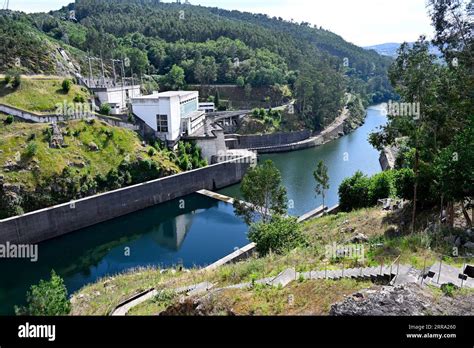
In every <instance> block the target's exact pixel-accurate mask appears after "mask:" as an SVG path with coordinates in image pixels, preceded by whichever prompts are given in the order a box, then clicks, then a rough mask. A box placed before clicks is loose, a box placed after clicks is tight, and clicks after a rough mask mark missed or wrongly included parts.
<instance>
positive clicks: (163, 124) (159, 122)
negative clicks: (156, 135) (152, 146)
mask: <svg viewBox="0 0 474 348" xmlns="http://www.w3.org/2000/svg"><path fill="white" fill-rule="evenodd" d="M156 126H157V131H158V132H160V133H168V116H167V115H156Z"/></svg>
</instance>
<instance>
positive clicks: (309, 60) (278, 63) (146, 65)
mask: <svg viewBox="0 0 474 348" xmlns="http://www.w3.org/2000/svg"><path fill="white" fill-rule="evenodd" d="M72 9H74V10H75V11H76V17H77V19H78V22H77V23H75V22H72V21H69V20H67V19H66V18H67V17H68V16H69V12H68V11H69V10H72ZM11 16H14V17H15V19H16V21H17V22H18V23H19V24H18V25H19V26H20V27H19V28H18V29H15V30H16V31H30V32H31V33H34V35H36V36H38V37H48V39H47V40H45V41H47V42H50V43H52V44H53V45H56V46H57V45H61V46H62V47H63V48H65V49H66V51H67V52H69V53H70V55H71V56H72V57H73V58H76V59H77V61H78V62H79V63H78V64H80V65H81V67H82V72H83V74H84V75H88V71H89V67H88V65H87V61H86V60H85V59H84V56H85V53H84V52H90V54H91V55H95V56H101V57H103V58H104V60H105V69H106V74H107V75H108V76H113V71H112V66H111V63H110V59H112V58H113V59H123V58H124V57H128V58H129V59H130V66H129V67H125V70H126V75H127V76H131V75H132V73H133V74H134V75H135V77H136V78H140V77H142V76H143V77H144V82H145V83H144V87H145V89H146V90H147V91H150V90H152V89H156V88H158V87H159V88H160V89H176V88H183V87H185V84H192V83H197V84H201V85H202V86H208V85H210V84H213V83H220V84H237V85H238V86H240V88H241V89H242V90H244V89H245V90H246V91H249V90H250V89H251V88H258V87H272V86H274V87H275V88H288V89H289V90H290V91H291V92H292V93H293V95H294V97H295V98H296V99H297V103H296V104H295V106H296V113H297V115H299V116H300V119H301V120H302V121H304V122H305V124H306V126H308V127H310V128H312V129H314V130H317V129H320V128H322V127H323V126H324V125H327V124H328V123H330V122H331V121H332V120H333V119H334V118H335V117H336V116H337V115H338V114H339V112H340V111H341V109H342V107H343V105H344V93H345V92H346V91H350V92H352V93H353V94H359V95H361V96H362V97H363V100H364V102H379V101H381V100H382V99H387V98H388V97H390V96H391V95H392V94H391V89H390V86H389V84H388V80H387V76H386V72H387V69H388V66H389V64H390V59H388V58H383V57H381V56H379V55H377V54H376V53H375V52H370V51H365V50H363V49H362V48H359V47H357V46H354V45H352V44H349V43H347V42H345V41H344V40H343V39H342V38H340V37H339V36H337V35H335V34H333V33H331V32H329V31H326V30H324V29H322V28H317V27H310V26H309V25H308V24H307V23H301V24H296V23H290V22H286V21H284V20H282V19H281V18H269V17H268V16H265V15H254V14H249V13H242V12H238V11H225V10H220V9H215V8H206V7H201V6H191V5H184V4H183V5H180V4H169V3H160V2H159V1H142V0H133V1H122V0H106V1H97V0H78V1H76V3H75V4H70V5H68V6H66V7H64V8H63V9H61V10H60V11H55V12H51V13H49V14H45V13H41V14H32V15H26V14H19V13H14V14H11V13H10V12H6V13H4V14H3V15H2V18H4V22H3V25H5V26H8V25H9V21H11V18H10V17H11ZM0 24H2V23H1V22H0ZM45 34H46V35H47V36H46V35H45ZM32 35H33V34H32ZM18 42H19V44H18V45H17V46H18V47H21V46H22V41H21V40H19V41H18ZM29 46H30V48H29V50H33V51H34V50H35V49H38V50H40V47H37V46H34V45H32V44H29ZM104 47H107V49H106V50H104ZM26 52H28V50H26ZM6 53H7V52H5V54H6ZM6 58H8V57H6ZM346 58H347V61H348V63H349V65H348V66H345V65H344V62H345V61H346ZM8 59H9V60H8V66H11V64H12V63H11V58H8ZM36 65H38V64H36ZM1 68H5V67H1ZM26 68H28V69H29V70H28V71H31V72H37V71H38V69H37V68H32V67H30V66H26ZM116 68H117V67H116ZM43 70H45V69H43ZM99 70H100V67H99V66H98V65H97V64H94V67H93V71H94V73H95V74H97V73H98V71H99ZM119 70H120V69H118V68H117V73H120V71H119ZM249 98H253V94H252V93H249Z"/></svg>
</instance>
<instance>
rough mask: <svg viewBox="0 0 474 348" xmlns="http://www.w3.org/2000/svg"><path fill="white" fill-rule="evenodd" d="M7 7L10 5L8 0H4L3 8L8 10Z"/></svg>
mask: <svg viewBox="0 0 474 348" xmlns="http://www.w3.org/2000/svg"><path fill="white" fill-rule="evenodd" d="M9 7H10V0H5V2H4V3H3V9H4V10H8V8H9Z"/></svg>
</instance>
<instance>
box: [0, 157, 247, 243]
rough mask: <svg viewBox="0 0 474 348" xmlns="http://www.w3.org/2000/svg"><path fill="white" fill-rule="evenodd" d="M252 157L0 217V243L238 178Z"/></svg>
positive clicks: (45, 234) (30, 239)
mask: <svg viewBox="0 0 474 348" xmlns="http://www.w3.org/2000/svg"><path fill="white" fill-rule="evenodd" d="M250 163H251V161H250V160H245V159H239V160H236V161H228V162H223V163H220V164H215V165H211V166H208V167H205V168H201V169H197V170H192V171H189V172H185V173H181V174H176V175H172V176H168V177H165V178H161V179H158V180H154V181H150V182H145V183H142V184H139V185H134V186H131V187H126V188H122V189H119V190H115V191H110V192H107V193H103V194H99V195H96V196H92V197H87V198H84V199H80V200H77V201H73V202H70V203H66V204H61V205H57V206H54V207H50V208H46V209H42V210H38V211H35V212H31V213H27V214H24V215H21V216H17V217H12V218H8V219H5V220H0V243H5V242H7V241H10V242H11V243H19V244H28V243H39V242H42V241H44V240H47V239H51V238H55V237H58V236H61V235H64V234H66V233H69V232H73V231H76V230H79V229H81V228H85V227H88V226H92V225H95V224H98V223H100V222H103V221H107V220H110V219H113V218H116V217H119V216H122V215H126V214H129V213H133V212H135V211H138V210H141V209H145V208H148V207H151V206H153V205H156V204H160V203H163V202H166V201H169V200H172V199H175V198H179V197H183V196H186V195H189V194H191V193H194V192H196V191H199V190H202V189H207V190H218V189H221V188H224V187H226V186H230V185H233V184H236V183H238V182H240V181H241V180H242V178H243V176H244V174H245V172H246V171H247V169H248V167H249V166H250Z"/></svg>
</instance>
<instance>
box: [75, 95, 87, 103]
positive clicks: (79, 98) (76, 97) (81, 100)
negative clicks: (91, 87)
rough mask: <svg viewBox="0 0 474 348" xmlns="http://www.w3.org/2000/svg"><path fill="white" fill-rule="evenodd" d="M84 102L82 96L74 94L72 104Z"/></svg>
mask: <svg viewBox="0 0 474 348" xmlns="http://www.w3.org/2000/svg"><path fill="white" fill-rule="evenodd" d="M85 101H86V99H85V98H84V96H83V95H80V94H76V95H75V96H74V99H73V102H74V103H84V102H85Z"/></svg>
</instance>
